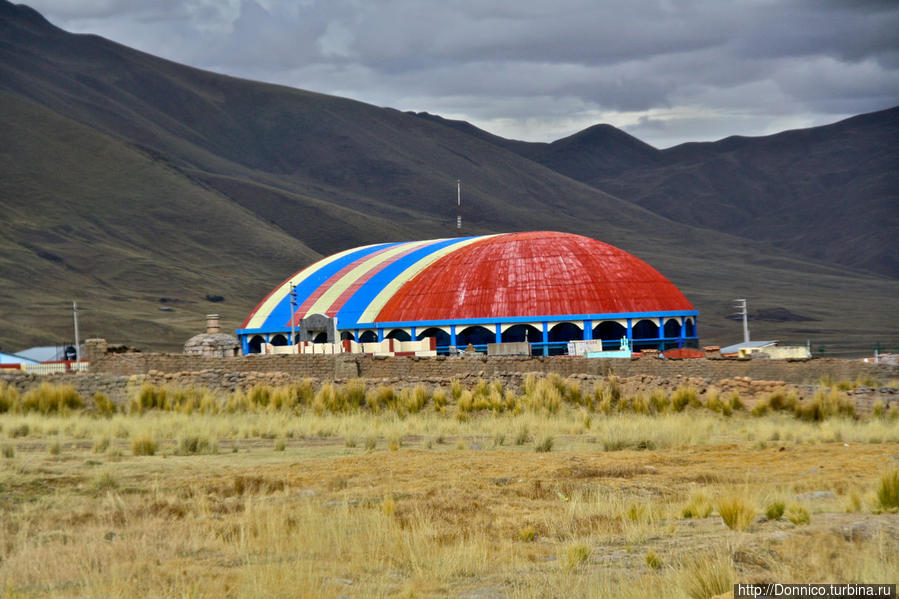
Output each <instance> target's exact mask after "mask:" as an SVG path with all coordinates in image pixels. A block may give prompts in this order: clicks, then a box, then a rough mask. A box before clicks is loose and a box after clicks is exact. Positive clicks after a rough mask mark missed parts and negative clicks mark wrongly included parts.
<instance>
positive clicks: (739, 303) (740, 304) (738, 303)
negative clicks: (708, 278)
mask: <svg viewBox="0 0 899 599" xmlns="http://www.w3.org/2000/svg"><path fill="white" fill-rule="evenodd" d="M734 304H735V305H734V307H735V308H737V310H739V312H737V316H742V317H743V343H749V312H748V310H747V309H746V300H745V299H735V300H734Z"/></svg>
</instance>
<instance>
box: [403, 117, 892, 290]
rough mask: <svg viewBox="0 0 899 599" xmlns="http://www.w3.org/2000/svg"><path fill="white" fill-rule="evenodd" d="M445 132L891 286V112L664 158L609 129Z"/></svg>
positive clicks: (702, 146)
mask: <svg viewBox="0 0 899 599" xmlns="http://www.w3.org/2000/svg"><path fill="white" fill-rule="evenodd" d="M419 116H423V117H425V118H430V119H434V118H435V117H433V116H431V115H419ZM438 118H439V117H438ZM443 122H444V123H445V124H447V125H449V126H452V127H454V128H456V129H458V130H461V131H467V132H468V133H469V134H471V135H475V136H478V137H479V138H481V139H484V140H486V141H490V142H491V143H494V144H495V145H498V146H500V147H503V148H505V149H508V150H511V151H514V152H517V153H519V154H521V155H522V156H526V157H527V158H530V159H532V160H534V161H536V162H538V163H540V164H542V165H544V166H546V167H548V168H551V169H553V170H555V171H557V172H560V173H562V174H564V175H566V176H568V177H571V178H573V179H576V180H578V181H583V182H584V183H587V184H589V185H592V186H593V187H596V188H597V189H601V190H603V191H606V192H608V193H611V194H613V195H616V196H618V197H620V198H622V199H626V200H630V201H632V202H634V203H636V204H638V205H640V206H643V207H645V208H648V209H649V210H651V211H653V212H655V213H656V214H660V215H662V216H665V217H667V218H670V219H672V220H675V221H678V222H682V223H685V224H690V225H696V226H700V227H704V228H708V229H712V230H715V231H721V232H726V233H730V234H733V235H738V236H740V237H745V238H747V239H754V240H762V241H766V242H770V243H772V244H774V245H775V246H777V247H779V248H782V249H784V250H789V251H791V252H796V253H797V254H799V255H802V256H806V257H809V258H813V259H815V260H821V261H824V262H829V263H832V264H839V265H844V266H849V267H852V268H859V269H864V270H868V271H871V272H875V273H880V274H883V275H887V276H889V277H892V278H897V277H899V243H896V237H897V234H899V107H896V108H892V109H889V110H884V111H880V112H876V113H871V114H865V115H861V116H857V117H853V118H850V119H846V120H844V121H841V122H839V123H835V124H832V125H826V126H822V127H814V128H810V129H802V130H796V131H786V132H783V133H778V134H776V135H770V136H766V137H755V138H748V137H729V138H727V139H724V140H721V141H718V142H713V143H712V142H710V143H688V144H683V145H680V146H676V147H674V148H669V149H667V150H657V149H655V148H653V147H651V146H649V145H647V144H645V143H643V142H641V141H640V140H638V139H636V138H634V137H631V136H630V135H628V134H627V133H624V132H623V131H620V130H618V129H615V128H614V127H611V126H609V125H596V126H593V127H590V128H588V129H585V130H584V131H581V132H579V133H576V134H575V135H572V136H570V137H566V138H564V139H560V140H557V141H554V142H552V143H526V142H519V141H512V140H506V139H502V138H498V137H496V136H492V135H490V134H489V133H487V134H482V133H481V132H479V130H477V129H476V128H475V127H473V126H472V125H470V124H468V123H461V122H457V121H446V120H444V121H443Z"/></svg>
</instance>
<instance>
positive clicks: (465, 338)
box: [456, 326, 496, 347]
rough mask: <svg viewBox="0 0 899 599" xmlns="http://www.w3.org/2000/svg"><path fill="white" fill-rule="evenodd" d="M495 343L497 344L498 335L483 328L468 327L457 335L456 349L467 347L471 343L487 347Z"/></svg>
mask: <svg viewBox="0 0 899 599" xmlns="http://www.w3.org/2000/svg"><path fill="white" fill-rule="evenodd" d="M494 342H496V333H494V332H492V331H490V329H487V328H485V327H481V326H474V327H466V328H464V329H462V330H461V331H460V332H458V333H456V347H467V346H468V344H469V343H470V344H471V345H486V344H488V343H494Z"/></svg>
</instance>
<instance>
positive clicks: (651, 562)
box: [646, 550, 662, 570]
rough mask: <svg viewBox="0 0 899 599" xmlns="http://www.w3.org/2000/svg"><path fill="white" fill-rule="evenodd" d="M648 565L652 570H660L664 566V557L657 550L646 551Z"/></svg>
mask: <svg viewBox="0 0 899 599" xmlns="http://www.w3.org/2000/svg"><path fill="white" fill-rule="evenodd" d="M646 565H647V566H649V568H650V569H651V570H659V569H660V568H661V567H662V559H661V558H660V557H659V556H658V555H657V554H656V552H655V551H652V550H650V551H648V552H647V553H646Z"/></svg>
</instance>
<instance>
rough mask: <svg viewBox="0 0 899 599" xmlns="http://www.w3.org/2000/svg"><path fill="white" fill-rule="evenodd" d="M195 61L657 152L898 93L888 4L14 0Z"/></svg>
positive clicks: (820, 118) (896, 4)
mask: <svg viewBox="0 0 899 599" xmlns="http://www.w3.org/2000/svg"><path fill="white" fill-rule="evenodd" d="M25 3H26V4H29V5H30V6H32V7H34V8H36V9H37V10H39V11H40V12H42V13H43V14H44V15H45V16H46V17H47V18H48V19H49V20H50V21H51V22H53V23H54V24H56V25H58V26H60V27H62V28H63V29H66V30H69V31H73V32H91V33H97V34H99V35H102V36H104V37H107V38H110V39H112V40H115V41H117V42H120V43H122V44H125V45H128V46H131V47H134V48H138V49H140V50H143V51H145V52H149V53H151V54H155V55H157V56H162V57H165V58H168V59H171V60H175V61H177V62H182V63H186V64H189V65H193V66H197V67H200V68H204V69H209V70H212V71H216V72H220V73H227V74H230V75H236V76H240V77H246V78H250V79H256V80H261V81H270V82H275V83H281V84H285V85H289V86H293V87H299V88H303V89H308V90H313V91H318V92H324V93H330V94H336V95H340V96H346V97H350V98H354V99H357V100H362V101H365V102H369V103H372V104H376V105H379V106H390V107H393V108H398V109H401V110H415V111H428V112H432V113H436V114H440V115H442V116H445V117H448V118H458V119H464V120H467V121H470V122H472V123H474V124H476V125H478V126H479V127H482V128H484V129H487V130H488V131H491V132H493V133H496V134H498V135H502V136H504V137H510V138H515V139H525V140H530V141H551V140H554V139H558V138H560V137H564V136H566V135H570V134H572V133H574V132H576V131H579V130H580V129H583V128H585V127H588V126H590V125H592V124H596V123H600V122H602V123H610V124H612V125H615V126H617V127H620V128H622V129H624V130H626V131H628V132H629V133H631V134H632V135H635V136H637V137H639V138H640V139H642V140H644V141H646V142H648V143H650V144H652V145H654V146H656V147H660V148H664V147H668V146H671V145H674V144H677V143H680V142H683V141H705V140H715V139H721V138H723V137H726V136H728V135H765V134H769V133H774V132H777V131H782V130H785V129H791V128H799V127H808V126H813V125H820V124H825V123H830V122H834V121H837V120H839V119H841V118H844V117H846V116H851V115H854V114H859V113H863V112H870V111H874V110H880V109H884V108H889V107H891V106H895V105H897V104H899V1H896V0H884V1H876V0H804V1H799V0H797V1H774V0H724V1H722V0H652V1H650V0H620V1H611V0H607V1H599V0H30V1H27V0H26V2H25Z"/></svg>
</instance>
